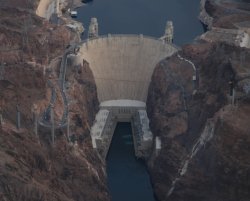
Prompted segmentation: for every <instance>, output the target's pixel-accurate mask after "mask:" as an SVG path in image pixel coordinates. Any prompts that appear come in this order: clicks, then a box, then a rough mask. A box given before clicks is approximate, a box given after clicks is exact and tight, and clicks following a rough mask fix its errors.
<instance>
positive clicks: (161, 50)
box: [77, 20, 178, 158]
mask: <svg viewBox="0 0 250 201" xmlns="http://www.w3.org/2000/svg"><path fill="white" fill-rule="evenodd" d="M92 22H93V23H97V21H96V20H92ZM97 26H98V25H97V24H90V30H91V34H89V36H90V35H91V36H92V37H89V39H87V40H85V41H84V42H82V43H81V45H80V50H79V52H78V56H77V62H78V63H81V62H82V61H83V60H85V61H87V62H88V63H89V66H90V69H91V70H92V72H93V76H94V79H95V83H96V86H97V96H98V99H99V102H100V110H99V112H98V113H97V115H96V119H95V122H94V125H93V126H92V128H91V137H92V144H93V147H94V148H95V149H97V150H98V151H99V153H100V155H101V156H102V157H103V158H105V157H106V155H107V153H108V150H109V146H110V144H111V141H112V136H113V133H114V130H115V127H116V123H117V122H131V125H132V131H133V140H134V147H135V155H136V156H137V157H142V158H144V157H147V156H148V154H149V152H148V151H149V150H150V149H151V147H152V143H153V136H152V133H151V131H150V129H149V119H148V117H147V113H146V99H147V95H148V87H149V83H150V81H151V76H152V73H153V71H154V68H155V66H156V65H157V63H159V62H160V61H161V60H163V59H164V58H166V57H169V56H171V55H172V54H174V53H175V52H177V51H178V48H177V47H176V46H175V45H173V44H172V38H173V26H172V23H171V22H168V23H167V26H166V31H165V35H164V36H163V37H162V38H160V39H157V38H153V37H148V36H143V35H110V34H109V35H107V36H98V27H97Z"/></svg>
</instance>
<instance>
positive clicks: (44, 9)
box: [36, 0, 61, 20]
mask: <svg viewBox="0 0 250 201" xmlns="http://www.w3.org/2000/svg"><path fill="white" fill-rule="evenodd" d="M60 1H61V0H40V2H39V4H38V7H37V9H36V15H38V16H40V17H42V18H46V19H47V20H49V19H50V17H51V15H52V14H53V13H57V14H58V15H59V14H60V12H61V11H60V8H59V4H60Z"/></svg>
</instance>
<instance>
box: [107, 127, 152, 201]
mask: <svg viewBox="0 0 250 201" xmlns="http://www.w3.org/2000/svg"><path fill="white" fill-rule="evenodd" d="M107 173H108V186H109V189H110V194H111V196H112V201H155V198H154V195H153V190H152V187H151V184H150V178H149V175H148V173H147V170H146V168H145V164H144V162H143V161H142V160H137V159H136V158H135V154H134V145H133V138H132V131H131V125H130V123H118V124H117V127H116V129H115V133H114V137H113V140H112V143H111V146H110V150H109V153H108V157H107Z"/></svg>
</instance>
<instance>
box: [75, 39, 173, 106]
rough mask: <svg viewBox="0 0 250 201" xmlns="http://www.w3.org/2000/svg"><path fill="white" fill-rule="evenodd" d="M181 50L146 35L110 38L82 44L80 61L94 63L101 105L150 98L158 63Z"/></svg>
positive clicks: (94, 73) (93, 67) (92, 67)
mask: <svg viewBox="0 0 250 201" xmlns="http://www.w3.org/2000/svg"><path fill="white" fill-rule="evenodd" d="M176 51H177V47H176V46H174V45H172V44H169V43H164V42H163V41H161V40H159V39H156V38H151V37H148V36H143V35H108V36H103V37H98V38H95V39H90V40H87V41H85V42H83V43H82V45H81V49H80V55H81V56H80V58H79V59H80V60H82V59H84V60H86V61H87V62H88V63H89V64H90V68H91V70H92V72H93V75H94V78H95V82H96V86H97V94H98V99H99V101H100V102H103V101H107V100H119V99H129V100H139V101H143V102H145V101H146V99H147V93H148V86H149V82H150V80H151V75H152V73H153V70H154V68H155V66H156V64H157V63H158V62H159V61H161V60H162V59H164V58H166V57H168V56H171V55H172V54H173V53H174V52H176Z"/></svg>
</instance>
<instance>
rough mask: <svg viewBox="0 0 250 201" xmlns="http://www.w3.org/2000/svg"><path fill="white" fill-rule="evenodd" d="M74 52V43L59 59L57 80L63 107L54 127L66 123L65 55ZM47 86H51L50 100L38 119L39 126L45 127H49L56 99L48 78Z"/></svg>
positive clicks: (62, 125) (53, 87)
mask: <svg viewBox="0 0 250 201" xmlns="http://www.w3.org/2000/svg"><path fill="white" fill-rule="evenodd" d="M73 53H74V54H76V53H77V48H76V45H72V46H70V47H69V48H67V49H66V50H65V52H64V54H63V57H62V60H61V65H60V73H59V80H58V86H59V89H60V93H61V97H62V99H63V105H64V109H63V115H62V118H61V120H60V122H59V123H58V124H57V125H55V128H61V127H65V126H66V125H67V118H68V113H69V111H68V99H67V95H66V93H65V87H64V85H65V76H66V70H67V57H68V55H69V54H73ZM47 83H48V85H49V87H50V88H51V98H50V102H49V105H48V107H47V108H46V110H45V111H44V113H43V115H42V117H41V118H40V120H39V124H40V125H41V126H44V127H47V128H51V127H52V124H51V117H50V115H51V107H52V105H55V103H56V99H57V92H56V90H55V86H54V85H53V83H52V82H51V81H50V80H48V81H47Z"/></svg>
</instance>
